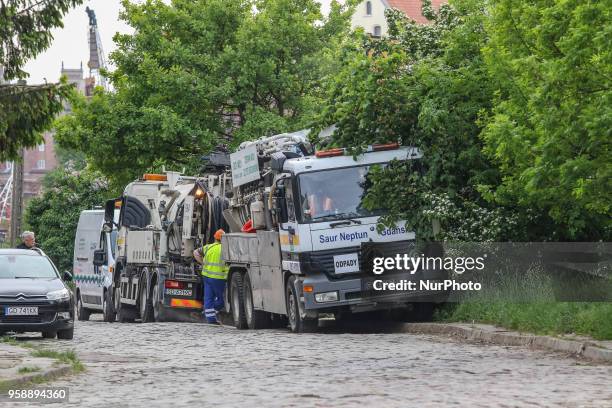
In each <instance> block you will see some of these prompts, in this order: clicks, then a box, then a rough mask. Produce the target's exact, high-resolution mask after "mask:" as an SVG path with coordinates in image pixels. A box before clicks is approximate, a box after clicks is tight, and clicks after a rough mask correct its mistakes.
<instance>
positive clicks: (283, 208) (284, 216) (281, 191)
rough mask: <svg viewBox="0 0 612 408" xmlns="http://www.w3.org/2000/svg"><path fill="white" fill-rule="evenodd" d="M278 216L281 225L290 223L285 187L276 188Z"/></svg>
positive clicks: (276, 210)
mask: <svg viewBox="0 0 612 408" xmlns="http://www.w3.org/2000/svg"><path fill="white" fill-rule="evenodd" d="M275 195H276V206H275V207H276V208H275V212H276V216H277V219H278V223H279V224H283V223H285V222H287V221H289V215H288V213H287V199H286V198H285V187H284V186H277V187H276V194H275Z"/></svg>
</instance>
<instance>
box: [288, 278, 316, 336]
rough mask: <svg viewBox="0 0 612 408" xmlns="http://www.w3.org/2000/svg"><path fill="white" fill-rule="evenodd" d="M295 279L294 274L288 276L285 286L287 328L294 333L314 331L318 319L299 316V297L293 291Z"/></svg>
mask: <svg viewBox="0 0 612 408" xmlns="http://www.w3.org/2000/svg"><path fill="white" fill-rule="evenodd" d="M295 280H296V278H295V276H291V277H289V279H288V280H287V287H286V294H287V296H286V299H287V318H288V319H289V328H290V329H291V331H292V332H294V333H314V332H316V331H317V328H318V327H319V319H304V318H302V317H301V316H300V307H299V304H298V302H299V297H298V295H297V292H296V291H295Z"/></svg>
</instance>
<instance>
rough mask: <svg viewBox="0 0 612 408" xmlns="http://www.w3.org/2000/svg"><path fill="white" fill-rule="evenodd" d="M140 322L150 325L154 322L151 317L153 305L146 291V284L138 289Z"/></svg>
mask: <svg viewBox="0 0 612 408" xmlns="http://www.w3.org/2000/svg"><path fill="white" fill-rule="evenodd" d="M139 305H140V320H141V321H142V322H143V323H150V322H152V321H154V317H153V303H152V302H151V296H149V291H148V290H147V284H146V283H145V284H144V285H143V287H141V288H140V302H139Z"/></svg>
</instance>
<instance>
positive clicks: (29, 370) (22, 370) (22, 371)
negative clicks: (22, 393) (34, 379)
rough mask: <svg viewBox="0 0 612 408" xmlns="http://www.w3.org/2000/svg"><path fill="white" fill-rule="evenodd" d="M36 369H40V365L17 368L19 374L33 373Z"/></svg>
mask: <svg viewBox="0 0 612 408" xmlns="http://www.w3.org/2000/svg"><path fill="white" fill-rule="evenodd" d="M37 371H40V367H37V366H32V367H21V368H20V369H19V370H17V372H18V373H19V374H28V373H35V372H37Z"/></svg>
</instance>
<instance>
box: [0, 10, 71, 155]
mask: <svg viewBox="0 0 612 408" xmlns="http://www.w3.org/2000/svg"><path fill="white" fill-rule="evenodd" d="M82 2H83V0H55V1H39V2H32V1H26V0H5V1H2V2H0V67H1V68H2V69H3V71H4V73H3V75H1V74H2V70H0V161H3V160H11V159H14V158H16V157H17V156H18V153H19V151H20V149H22V148H24V147H33V146H35V145H36V144H38V143H40V142H41V140H42V137H41V135H40V132H41V131H43V130H46V129H48V128H49V127H50V126H51V124H52V122H53V118H54V117H55V115H56V114H57V113H59V112H60V111H61V110H62V108H63V106H62V99H65V98H66V97H67V95H68V93H69V91H70V88H71V87H70V86H68V85H66V84H65V83H62V84H47V85H39V86H26V85H14V84H7V83H3V80H11V79H16V78H25V77H27V75H28V74H27V73H26V72H24V71H23V69H22V68H23V66H24V65H25V63H26V62H27V61H28V60H29V59H31V58H34V57H35V56H36V55H38V54H39V53H40V52H41V51H43V50H45V49H46V48H47V47H48V46H49V45H50V44H51V40H52V39H53V37H52V35H51V30H52V29H53V28H56V27H62V17H63V16H64V14H66V13H67V12H68V10H69V9H70V8H71V7H73V6H75V5H78V4H81V3H82Z"/></svg>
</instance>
